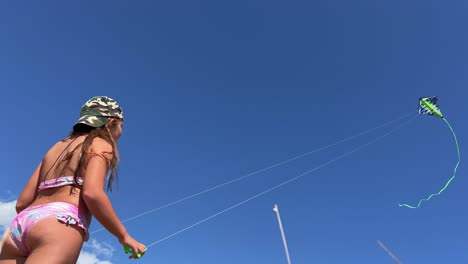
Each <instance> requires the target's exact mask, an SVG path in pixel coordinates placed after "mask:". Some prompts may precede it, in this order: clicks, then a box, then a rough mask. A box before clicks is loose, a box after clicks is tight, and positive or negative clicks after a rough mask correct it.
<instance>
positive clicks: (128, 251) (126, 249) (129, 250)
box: [124, 246, 141, 258]
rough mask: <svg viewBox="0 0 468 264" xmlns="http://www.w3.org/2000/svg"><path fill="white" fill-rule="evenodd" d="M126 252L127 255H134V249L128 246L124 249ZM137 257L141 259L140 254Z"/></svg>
mask: <svg viewBox="0 0 468 264" xmlns="http://www.w3.org/2000/svg"><path fill="white" fill-rule="evenodd" d="M124 251H125V254H129V253H130V254H133V249H131V248H129V247H127V246H125V247H124ZM136 256H137V258H141V254H140V253H138V254H137V255H136Z"/></svg>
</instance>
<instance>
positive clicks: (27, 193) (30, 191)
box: [16, 162, 42, 213]
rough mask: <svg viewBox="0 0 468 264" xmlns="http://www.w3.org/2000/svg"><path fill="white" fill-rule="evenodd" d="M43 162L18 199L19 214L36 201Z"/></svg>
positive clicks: (17, 209)
mask: <svg viewBox="0 0 468 264" xmlns="http://www.w3.org/2000/svg"><path fill="white" fill-rule="evenodd" d="M41 166H42V162H41V163H39V165H38V166H37V168H36V170H34V172H33V174H32V175H31V177H30V178H29V181H28V183H26V186H25V187H24V189H23V191H22V192H21V194H20V196H19V197H18V201H16V212H17V213H19V212H21V211H23V210H24V209H26V207H28V206H29V205H30V204H31V203H32V202H34V199H36V197H37V185H38V182H39V172H40V171H41Z"/></svg>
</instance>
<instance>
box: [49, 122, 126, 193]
mask: <svg viewBox="0 0 468 264" xmlns="http://www.w3.org/2000/svg"><path fill="white" fill-rule="evenodd" d="M114 119H116V120H119V118H110V119H109V120H108V121H107V123H106V124H104V125H103V126H100V127H91V126H88V125H85V124H77V125H75V126H74V127H73V130H72V131H71V132H70V134H69V135H68V137H67V138H66V139H64V140H67V139H71V140H72V141H73V140H75V139H76V138H78V137H79V136H84V135H86V138H85V140H84V141H83V143H80V144H78V145H77V146H75V147H74V148H73V150H72V151H70V152H69V153H67V154H66V155H65V156H64V157H63V159H62V160H61V161H60V163H62V162H65V164H69V163H70V161H71V160H72V157H73V156H74V155H75V154H76V152H77V151H80V156H79V159H78V165H77V167H76V170H75V175H74V178H75V183H78V177H83V176H84V175H85V174H86V169H87V167H88V162H89V160H90V159H91V158H92V157H95V156H98V157H101V158H102V159H104V160H105V161H106V163H107V173H108V175H107V176H108V177H107V190H108V191H112V183H113V182H114V180H115V181H116V180H117V166H118V164H119V161H120V160H119V151H118V148H117V143H116V141H115V139H114V137H113V134H114V133H115V131H116V130H117V129H118V125H119V122H115V121H116V120H114ZM95 138H101V139H103V140H105V141H106V142H107V143H109V144H110V145H111V146H112V152H110V153H108V154H111V158H110V159H109V158H107V157H106V156H104V155H101V154H97V153H93V152H91V150H90V149H89V148H90V146H91V144H92V143H93V140H94V139H95ZM70 144H71V143H70ZM59 158H60V157H59ZM59 167H61V168H62V170H63V169H65V168H66V166H57V167H56V169H59ZM58 175H61V173H60V174H58Z"/></svg>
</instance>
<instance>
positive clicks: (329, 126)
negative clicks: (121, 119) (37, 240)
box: [0, 0, 468, 264]
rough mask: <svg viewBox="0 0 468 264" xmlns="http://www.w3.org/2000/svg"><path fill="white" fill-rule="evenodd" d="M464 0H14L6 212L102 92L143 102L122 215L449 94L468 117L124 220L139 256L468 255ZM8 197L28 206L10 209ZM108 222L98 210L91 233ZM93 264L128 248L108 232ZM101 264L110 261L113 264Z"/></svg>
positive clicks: (5, 48) (5, 133) (130, 127)
mask: <svg viewBox="0 0 468 264" xmlns="http://www.w3.org/2000/svg"><path fill="white" fill-rule="evenodd" d="M467 8H468V4H467V3H466V1H449V2H447V1H445V2H441V1H420V0H416V1H411V2H408V1H400V0H397V1H343V0H332V1H288V2H284V1H257V0H254V1H243V0H240V1H229V2H228V1H177V0H176V1H158V2H154V1H138V2H131V3H130V2H128V1H127V2H125V1H99V2H95V1H93V2H91V1H80V2H73V3H72V2H63V1H41V2H37V1H23V2H18V1H16V2H4V3H2V4H1V5H0V34H1V41H0V58H1V60H0V87H1V98H2V99H3V100H2V104H0V111H1V112H2V113H3V126H2V128H3V129H1V132H0V144H1V145H2V146H3V147H2V148H1V150H0V164H1V168H2V173H1V174H0V180H1V182H2V188H1V189H2V190H1V191H0V199H1V201H2V203H1V204H0V205H1V206H0V210H1V214H0V215H1V219H0V221H1V222H0V223H2V225H5V223H6V222H8V221H9V219H10V218H11V217H12V215H11V211H9V210H11V205H12V204H13V202H14V200H15V199H16V197H17V196H18V195H19V193H20V192H21V190H22V188H23V186H24V184H25V182H26V180H27V179H28V177H29V176H30V174H31V173H32V171H33V169H34V168H35V166H36V165H37V163H38V162H39V161H40V160H41V158H42V155H43V154H44V152H45V151H46V150H47V149H48V148H49V147H50V146H51V145H52V144H53V143H55V141H56V140H58V139H60V138H62V137H64V136H66V135H67V133H68V132H69V131H70V129H71V126H72V125H73V123H74V121H75V120H76V119H77V118H78V114H79V108H80V107H81V105H82V104H83V103H84V102H85V101H86V100H87V99H88V98H90V97H92V96H95V95H108V96H110V97H112V98H114V99H116V100H117V101H118V102H119V103H120V104H121V105H122V108H123V109H124V112H125V119H126V120H125V127H124V135H123V136H122V138H121V140H120V142H119V146H120V150H121V158H122V162H121V165H120V168H119V185H118V188H116V190H115V191H114V192H113V193H111V194H110V197H111V199H112V201H113V203H114V207H115V209H116V211H117V212H118V214H119V216H120V217H121V218H122V219H128V218H131V217H134V216H136V215H139V214H141V213H143V212H146V211H149V210H152V209H154V208H158V207H160V206H163V205H165V204H168V203H171V202H174V201H176V200H178V199H181V198H183V197H187V196H189V195H192V194H194V193H198V192H200V191H203V190H206V189H208V188H211V187H213V186H216V185H219V184H222V183H225V182H228V181H232V180H234V179H237V178H239V177H242V176H244V175H248V174H249V173H252V172H255V171H258V170H260V169H263V168H266V167H269V166H271V165H273V164H277V163H279V162H282V161H285V160H288V159H290V158H293V157H297V156H298V155H301V154H304V153H307V152H309V151H312V150H315V149H318V148H321V147H324V146H327V145H330V144H333V143H336V142H339V141H340V140H342V139H344V138H347V137H350V136H354V135H358V134H359V133H361V132H363V131H367V130H369V129H372V128H375V127H377V126H379V125H381V124H384V123H386V122H388V121H391V120H395V119H397V118H399V117H402V116H404V115H406V114H408V113H412V112H414V115H416V114H417V105H418V99H419V97H421V96H430V95H437V96H438V97H439V101H440V107H441V110H442V113H444V114H445V116H446V118H447V119H448V120H449V121H450V122H451V124H452V126H453V128H454V129H455V131H456V132H457V136H458V140H459V143H460V148H461V149H460V150H461V155H462V162H461V164H460V167H459V169H458V174H457V178H456V179H455V181H454V182H453V183H452V185H450V187H449V188H448V189H447V191H446V192H445V193H444V194H443V195H441V196H438V197H436V198H433V199H432V200H431V201H430V202H427V203H424V204H423V206H422V208H420V209H417V210H410V209H404V208H399V207H398V202H413V203H414V202H417V201H418V200H419V199H420V198H423V197H425V196H427V195H428V194H430V193H432V192H437V191H438V190H439V189H440V188H441V187H443V185H444V184H445V182H446V181H447V180H448V179H449V178H450V176H451V174H452V170H453V168H454V166H455V164H456V162H457V156H456V149H455V145H454V141H453V138H452V135H451V133H450V130H449V128H448V127H447V126H446V124H445V123H444V122H443V121H442V120H440V119H437V118H434V117H429V116H417V118H416V119H414V120H413V121H412V122H410V123H409V124H408V125H406V126H404V127H402V128H401V129H399V130H397V131H395V132H394V133H392V134H390V135H388V136H386V137H384V138H382V139H381V140H379V141H377V142H375V143H373V144H371V145H368V146H366V147H365V148H362V149H359V150H358V151H355V152H353V153H352V154H350V155H347V156H345V157H343V158H341V159H339V160H337V161H336V162H330V161H333V160H334V159H336V158H338V157H341V156H343V155H346V153H348V152H352V151H354V150H355V149H357V148H360V147H361V146H364V145H365V144H367V143H368V142H371V141H372V140H375V139H376V138H378V137H380V136H382V135H384V134H386V133H388V132H389V131H391V130H392V129H393V128H395V127H397V126H398V125H399V124H401V123H402V122H403V121H402V120H400V121H399V122H396V123H392V124H391V125H389V126H385V127H382V128H379V129H376V130H373V131H372V132H370V133H368V134H365V135H363V136H362V137H358V138H355V139H353V140H350V141H347V142H345V143H343V144H339V145H336V146H333V147H330V148H327V149H325V150H322V151H319V152H316V153H313V154H311V155H309V156H307V157H304V158H303V159H298V160H295V161H293V162H289V163H287V164H284V165H283V166H278V167H275V168H274V169H272V170H268V171H263V172H261V173H258V174H255V175H253V176H251V177H248V178H245V179H243V180H241V181H237V182H235V183H232V184H229V185H226V186H224V187H222V188H218V189H216V190H213V191H212V192H208V193H205V194H203V195H200V196H197V197H195V198H192V199H189V200H187V201H184V202H182V203H178V204H176V205H174V206H171V207H168V208H165V209H162V210H159V211H157V212H153V213H151V214H147V215H144V216H142V217H139V218H137V219H134V220H132V221H128V222H126V226H127V229H128V230H129V231H130V232H131V234H132V235H133V236H135V237H136V238H137V239H139V240H140V241H141V242H143V243H145V244H151V243H153V242H156V241H158V240H160V239H162V238H165V237H167V236H170V235H171V234H173V233H175V232H177V231H179V230H182V229H184V228H186V227H189V226H191V225H193V224H194V223H197V222H199V221H202V220H203V219H206V218H208V217H210V216H212V215H214V214H216V213H217V212H220V211H223V210H225V209H226V208H229V207H231V206H233V205H236V204H238V203H241V202H243V201H245V200H246V199H249V198H250V197H253V196H255V195H256V194H259V193H261V192H263V191H265V190H268V189H269V188H272V187H274V186H276V185H278V184H280V183H282V182H285V181H287V180H289V179H292V178H294V177H296V176H298V175H301V174H302V173H304V172H306V171H309V170H312V169H314V168H316V167H318V166H321V165H323V164H328V165H326V166H323V167H321V168H320V169H318V170H316V171H314V172H313V173H310V174H308V175H305V176H304V177H302V178H300V179H298V180H297V181H293V182H291V183H289V184H286V185H284V186H281V187H280V188H277V189H275V190H273V191H271V192H268V193H266V194H265V195H262V196H260V197H258V198H256V199H253V200H251V201H249V202H247V203H245V204H242V205H241V206H238V207H235V208H233V209H232V210H229V211H227V212H225V213H224V214H221V215H219V216H216V217H214V218H212V219H210V220H208V221H206V222H203V223H201V224H200V225H197V226H195V227H194V228H191V229H189V230H187V231H185V232H182V233H180V234H178V235H176V236H173V237H171V238H169V239H167V240H164V241H163V242H161V243H158V244H156V245H154V246H152V247H150V248H149V250H148V253H147V254H146V255H145V257H144V258H143V259H141V260H140V261H139V263H184V264H185V263H204V264H209V263H223V264H231V263H236V264H238V263H268V264H274V263H286V258H285V255H284V251H283V245H282V241H281V235H280V232H279V229H278V224H277V221H276V216H275V214H274V212H273V211H272V208H273V206H274V204H275V203H276V204H278V205H279V208H280V211H281V217H282V220H283V225H284V229H285V233H286V237H287V240H288V245H289V251H290V255H291V260H292V262H293V263H330V264H333V263H393V262H392V260H391V258H390V257H389V256H388V255H386V253H385V252H384V251H383V250H382V249H381V248H380V247H379V245H378V244H377V242H376V241H377V240H380V241H382V242H383V243H384V244H385V245H386V246H387V247H388V248H389V249H390V250H391V251H392V252H393V253H394V254H395V255H396V256H398V258H399V259H400V260H401V261H402V262H403V263H426V264H431V263H466V262H467V261H468V255H467V254H466V247H467V246H468V239H467V233H468V227H467V226H466V222H467V220H468V213H467V211H466V210H464V208H465V201H467V199H468V193H467V192H466V189H465V188H464V187H465V186H467V184H468V177H467V175H466V166H465V164H464V160H465V159H464V146H465V142H466V141H467V138H466V135H467V132H468V125H467V123H466V114H467V110H466V108H464V102H465V100H466V97H467V96H468V89H467V88H466V84H467V82H468V77H467V75H466V71H467V70H468V64H467V63H466V62H467V61H468V52H467V50H466V47H467V45H468V35H467V34H466V33H465V32H466V29H465V28H466V27H465V25H466V24H467V23H468V18H467V17H466V12H465V10H466V9H467ZM9 208H10V209H9ZM100 227H101V226H100V225H99V223H97V222H96V221H95V222H94V223H93V224H92V227H91V231H93V230H98V229H99V228H100ZM80 261H81V263H82V264H88V263H127V262H128V260H127V258H126V255H125V254H123V252H122V250H121V249H120V246H119V244H118V243H117V241H116V240H115V239H114V238H113V237H112V236H111V235H110V234H108V233H107V232H104V231H101V232H97V233H95V234H93V236H92V241H90V243H88V244H87V245H86V246H85V248H84V253H83V256H82V259H81V260H80ZM99 261H100V262H99Z"/></svg>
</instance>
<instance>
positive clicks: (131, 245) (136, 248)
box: [119, 235, 146, 259]
mask: <svg viewBox="0 0 468 264" xmlns="http://www.w3.org/2000/svg"><path fill="white" fill-rule="evenodd" d="M119 243H120V244H121V245H122V246H123V247H124V249H126V250H125V251H126V252H125V253H132V255H131V256H130V257H129V258H130V259H137V258H141V257H143V255H144V254H145V252H146V246H145V245H143V244H141V243H140V242H138V241H136V240H135V239H134V238H133V237H131V236H130V235H127V236H125V237H124V238H123V239H121V240H119ZM127 249H128V250H127Z"/></svg>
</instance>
